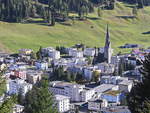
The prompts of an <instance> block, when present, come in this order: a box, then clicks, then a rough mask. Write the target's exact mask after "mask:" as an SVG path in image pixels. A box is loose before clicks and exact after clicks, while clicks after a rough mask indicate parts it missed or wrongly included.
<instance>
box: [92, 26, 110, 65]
mask: <svg viewBox="0 0 150 113" xmlns="http://www.w3.org/2000/svg"><path fill="white" fill-rule="evenodd" d="M97 53H98V54H97V55H95V59H94V63H93V64H96V63H102V62H106V63H111V57H112V53H113V49H112V48H111V42H110V33H109V27H108V25H107V28H106V38H105V46H104V47H102V48H98V52H97Z"/></svg>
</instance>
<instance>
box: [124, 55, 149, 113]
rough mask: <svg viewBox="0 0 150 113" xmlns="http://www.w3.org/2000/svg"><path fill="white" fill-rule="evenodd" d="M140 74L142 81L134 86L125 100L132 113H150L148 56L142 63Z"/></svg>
mask: <svg viewBox="0 0 150 113" xmlns="http://www.w3.org/2000/svg"><path fill="white" fill-rule="evenodd" d="M141 74H142V75H143V77H142V81H141V82H139V83H136V84H135V86H134V87H133V88H132V90H131V92H130V93H129V95H128V98H127V100H128V106H129V109H130V110H131V112H132V113H149V111H150V103H149V102H150V54H149V55H147V56H146V57H145V61H143V68H142V69H141ZM143 110H145V111H148V112H144V111H143Z"/></svg>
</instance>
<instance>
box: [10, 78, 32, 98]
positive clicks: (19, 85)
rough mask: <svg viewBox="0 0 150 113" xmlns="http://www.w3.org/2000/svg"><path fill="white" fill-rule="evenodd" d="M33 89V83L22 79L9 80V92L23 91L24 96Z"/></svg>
mask: <svg viewBox="0 0 150 113" xmlns="http://www.w3.org/2000/svg"><path fill="white" fill-rule="evenodd" d="M31 89H32V84H29V83H27V82H25V81H24V80H22V79H15V80H11V79H9V80H7V92H8V94H10V95H11V94H18V93H21V94H22V95H23V96H25V94H26V93H27V92H28V91H29V90H31Z"/></svg>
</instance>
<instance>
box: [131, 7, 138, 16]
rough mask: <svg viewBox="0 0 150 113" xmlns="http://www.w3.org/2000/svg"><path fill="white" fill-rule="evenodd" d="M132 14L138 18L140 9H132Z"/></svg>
mask: <svg viewBox="0 0 150 113" xmlns="http://www.w3.org/2000/svg"><path fill="white" fill-rule="evenodd" d="M132 14H133V16H135V17H136V16H137V15H138V9H137V7H134V8H133V9H132Z"/></svg>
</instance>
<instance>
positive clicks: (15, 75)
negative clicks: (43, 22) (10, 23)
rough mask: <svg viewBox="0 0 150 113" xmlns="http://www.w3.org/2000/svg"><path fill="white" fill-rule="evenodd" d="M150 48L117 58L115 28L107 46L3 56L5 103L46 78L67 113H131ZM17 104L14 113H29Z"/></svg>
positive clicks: (61, 109) (0, 100)
mask: <svg viewBox="0 0 150 113" xmlns="http://www.w3.org/2000/svg"><path fill="white" fill-rule="evenodd" d="M148 53H150V49H140V48H138V47H136V48H132V51H131V52H130V53H128V54H121V53H120V54H119V53H118V54H117V55H114V54H113V49H112V48H111V41H110V33H109V26H108V25H107V29H106V38H105V46H104V47H100V48H97V47H94V48H88V47H85V46H84V45H83V44H76V45H75V46H74V47H71V48H65V47H56V49H55V48H53V47H47V48H40V50H39V52H38V58H36V59H35V58H34V55H33V50H32V49H20V50H19V51H18V53H15V54H6V53H0V70H1V72H3V78H5V79H6V91H5V93H3V94H2V95H1V96H0V103H3V101H4V100H5V99H6V98H9V96H10V95H12V94H21V95H22V96H25V95H26V93H27V92H28V91H29V90H31V89H32V88H33V86H34V85H35V84H36V83H38V82H39V81H40V80H41V79H42V77H43V76H47V77H48V78H49V80H50V82H49V91H50V92H51V93H52V94H53V98H54V101H55V103H56V105H55V106H56V107H57V109H58V111H59V112H61V113H64V112H66V113H78V112H79V113H100V112H102V113H131V112H130V110H129V109H128V107H127V104H126V97H127V95H128V93H129V92H130V91H131V89H132V87H133V85H134V84H136V83H137V82H139V81H141V80H142V75H141V73H140V69H141V68H142V61H143V60H144V59H145V57H144V56H145V55H146V54H148ZM23 109H24V106H23V105H19V104H15V106H14V107H13V113H23Z"/></svg>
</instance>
